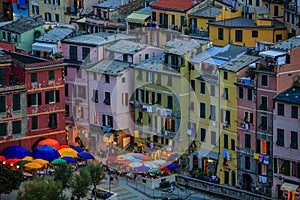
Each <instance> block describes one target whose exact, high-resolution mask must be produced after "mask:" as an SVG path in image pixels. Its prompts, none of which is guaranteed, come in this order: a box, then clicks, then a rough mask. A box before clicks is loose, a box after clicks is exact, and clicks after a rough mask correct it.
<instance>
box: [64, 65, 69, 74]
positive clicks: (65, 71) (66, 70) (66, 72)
mask: <svg viewBox="0 0 300 200" xmlns="http://www.w3.org/2000/svg"><path fill="white" fill-rule="evenodd" d="M64 76H68V67H67V66H65V67H64Z"/></svg>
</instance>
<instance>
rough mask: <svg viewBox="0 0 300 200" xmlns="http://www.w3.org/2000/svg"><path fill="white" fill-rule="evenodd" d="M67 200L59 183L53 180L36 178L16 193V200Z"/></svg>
mask: <svg viewBox="0 0 300 200" xmlns="http://www.w3.org/2000/svg"><path fill="white" fill-rule="evenodd" d="M48 199H51V200H67V199H68V198H67V197H66V196H65V195H64V194H63V187H62V185H61V183H57V182H55V181H54V180H53V179H44V178H37V179H35V180H33V181H29V182H27V183H26V184H25V185H24V188H23V189H21V190H20V191H19V192H18V196H17V200H48Z"/></svg>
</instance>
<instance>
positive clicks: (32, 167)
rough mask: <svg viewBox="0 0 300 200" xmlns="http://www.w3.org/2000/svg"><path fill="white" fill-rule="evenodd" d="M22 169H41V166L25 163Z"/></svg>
mask: <svg viewBox="0 0 300 200" xmlns="http://www.w3.org/2000/svg"><path fill="white" fill-rule="evenodd" d="M24 167H26V168H28V169H41V168H42V167H43V165H40V164H38V163H27V164H25V165H24Z"/></svg>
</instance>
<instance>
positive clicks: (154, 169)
mask: <svg viewBox="0 0 300 200" xmlns="http://www.w3.org/2000/svg"><path fill="white" fill-rule="evenodd" d="M148 172H149V173H151V174H157V173H160V172H161V170H160V169H157V168H153V169H149V170H148Z"/></svg>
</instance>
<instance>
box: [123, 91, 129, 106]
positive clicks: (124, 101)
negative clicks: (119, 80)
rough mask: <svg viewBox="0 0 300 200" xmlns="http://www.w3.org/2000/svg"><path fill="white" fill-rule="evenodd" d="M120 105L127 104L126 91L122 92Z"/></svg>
mask: <svg viewBox="0 0 300 200" xmlns="http://www.w3.org/2000/svg"><path fill="white" fill-rule="evenodd" d="M122 105H123V106H128V93H122Z"/></svg>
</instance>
